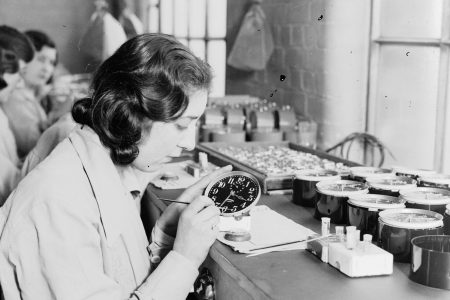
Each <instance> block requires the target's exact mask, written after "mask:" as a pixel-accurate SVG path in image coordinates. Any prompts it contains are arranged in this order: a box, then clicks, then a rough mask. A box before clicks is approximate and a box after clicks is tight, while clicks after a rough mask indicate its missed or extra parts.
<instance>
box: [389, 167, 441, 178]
mask: <svg viewBox="0 0 450 300" xmlns="http://www.w3.org/2000/svg"><path fill="white" fill-rule="evenodd" d="M392 169H393V171H394V173H395V174H396V175H397V176H406V177H410V178H412V179H417V178H418V177H420V176H429V175H433V174H436V172H435V171H433V170H425V169H411V168H408V167H403V166H393V167H392Z"/></svg>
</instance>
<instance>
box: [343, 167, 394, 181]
mask: <svg viewBox="0 0 450 300" xmlns="http://www.w3.org/2000/svg"><path fill="white" fill-rule="evenodd" d="M350 173H351V175H352V178H353V179H354V180H357V181H363V182H364V181H366V178H367V177H383V176H386V175H388V174H392V170H390V169H382V168H377V167H352V168H350Z"/></svg>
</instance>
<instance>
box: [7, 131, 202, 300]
mask: <svg viewBox="0 0 450 300" xmlns="http://www.w3.org/2000/svg"><path fill="white" fill-rule="evenodd" d="M0 234H1V235H0V282H1V286H2V288H3V292H4V295H5V298H6V299H7V300H9V299H13V300H15V299H33V300H35V299H105V300H113V299H128V298H131V299H137V297H136V295H134V294H133V292H134V291H136V290H137V292H136V294H137V295H139V296H140V297H141V300H144V299H162V300H170V299H185V298H186V295H187V294H188V292H189V290H190V289H191V287H192V284H193V283H194V281H195V279H196V277H197V275H198V270H197V269H196V267H195V266H194V264H193V263H192V262H191V261H189V260H188V259H186V258H185V257H184V256H182V255H180V254H178V253H177V252H175V251H170V252H169V254H167V256H166V257H165V258H164V259H163V260H162V261H161V263H160V264H159V266H158V267H157V268H156V269H155V270H154V271H153V272H152V274H151V275H150V276H149V274H150V268H151V267H150V255H149V253H148V251H147V246H148V242H147V238H146V235H145V232H144V228H143V225H142V222H141V220H140V216H139V213H138V211H137V209H136V206H135V202H134V200H133V198H132V197H131V195H130V193H129V192H127V191H126V189H125V188H124V185H123V182H122V181H121V179H120V176H119V174H118V171H117V168H116V166H115V165H114V164H113V163H112V161H111V159H110V156H109V152H108V151H107V149H106V148H105V147H103V146H102V145H101V143H100V141H99V138H98V136H97V135H96V134H95V133H94V132H93V131H92V130H91V129H89V128H88V127H87V126H85V127H84V129H80V128H77V129H75V130H74V131H73V132H72V133H71V134H70V136H69V138H68V139H66V140H64V141H63V142H61V143H60V144H59V145H58V146H57V147H56V148H55V150H54V151H53V152H52V153H51V154H50V156H49V157H48V158H47V159H46V160H44V161H43V162H42V163H41V164H39V165H38V166H37V167H36V168H35V169H34V170H33V171H32V172H30V173H29V174H28V175H27V176H26V177H25V178H24V179H23V180H22V181H21V182H20V184H19V185H18V187H17V189H16V191H15V192H14V193H13V194H12V195H11V196H10V197H9V198H8V200H7V202H6V203H5V205H4V206H3V207H2V208H1V209H0ZM163 236H164V234H163V233H162V232H161V231H160V230H158V228H157V227H155V228H154V230H153V235H152V237H153V242H152V245H150V247H149V248H150V249H151V250H152V251H153V253H152V254H153V255H155V254H154V253H155V252H157V251H158V247H159V246H160V245H162V244H163V242H162V241H161V239H162V238H163ZM166 237H167V236H166ZM172 242H173V240H172ZM143 283H144V284H143Z"/></svg>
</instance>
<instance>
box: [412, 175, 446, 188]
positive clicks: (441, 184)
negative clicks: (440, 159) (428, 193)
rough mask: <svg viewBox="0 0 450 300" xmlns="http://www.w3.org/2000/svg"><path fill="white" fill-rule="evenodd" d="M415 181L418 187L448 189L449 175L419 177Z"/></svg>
mask: <svg viewBox="0 0 450 300" xmlns="http://www.w3.org/2000/svg"><path fill="white" fill-rule="evenodd" d="M417 181H418V186H423V187H434V188H443V189H447V190H448V189H450V175H446V174H434V175H429V176H420V177H419V178H418V179H417Z"/></svg>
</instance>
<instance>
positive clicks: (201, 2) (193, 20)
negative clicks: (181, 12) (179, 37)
mask: <svg viewBox="0 0 450 300" xmlns="http://www.w3.org/2000/svg"><path fill="white" fill-rule="evenodd" d="M205 27H206V0H190V1H189V35H190V37H198V38H202V37H205Z"/></svg>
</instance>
